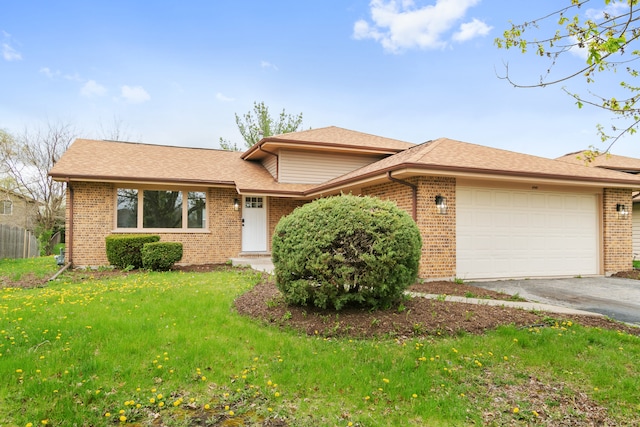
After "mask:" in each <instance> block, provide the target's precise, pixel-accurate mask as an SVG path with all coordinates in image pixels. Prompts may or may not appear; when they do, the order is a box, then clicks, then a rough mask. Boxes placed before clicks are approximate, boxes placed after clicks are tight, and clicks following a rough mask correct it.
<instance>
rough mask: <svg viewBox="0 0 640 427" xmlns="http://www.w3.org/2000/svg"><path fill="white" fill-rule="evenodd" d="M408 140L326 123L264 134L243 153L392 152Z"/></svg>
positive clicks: (255, 155)
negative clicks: (295, 150)
mask: <svg viewBox="0 0 640 427" xmlns="http://www.w3.org/2000/svg"><path fill="white" fill-rule="evenodd" d="M414 145H415V144H412V143H410V142H405V141H400V140H397V139H391V138H384V137H381V136H377V135H371V134H368V133H363V132H357V131H353V130H349V129H343V128H339V127H336V126H329V127H324V128H320V129H310V130H305V131H300V132H291V133H284V134H281V135H275V136H270V137H266V138H263V139H262V140H260V141H259V142H258V143H257V144H255V145H254V146H253V147H251V148H250V149H249V150H247V151H246V152H245V153H244V154H243V155H242V158H243V159H256V158H260V157H262V156H263V155H264V154H263V153H262V152H261V149H267V150H270V151H272V150H274V149H277V148H281V147H297V148H301V149H305V150H315V151H317V150H322V151H341V152H352V153H354V154H357V153H359V152H361V153H363V154H371V153H383V154H394V153H397V152H400V151H402V150H406V149H407V148H410V147H412V146H414Z"/></svg>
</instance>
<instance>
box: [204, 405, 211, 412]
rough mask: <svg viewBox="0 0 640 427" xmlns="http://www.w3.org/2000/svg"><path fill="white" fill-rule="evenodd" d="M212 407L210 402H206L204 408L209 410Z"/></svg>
mask: <svg viewBox="0 0 640 427" xmlns="http://www.w3.org/2000/svg"><path fill="white" fill-rule="evenodd" d="M210 408H211V406H209V404H208V403H205V404H204V409H206V410H207V411H208V410H209V409H210Z"/></svg>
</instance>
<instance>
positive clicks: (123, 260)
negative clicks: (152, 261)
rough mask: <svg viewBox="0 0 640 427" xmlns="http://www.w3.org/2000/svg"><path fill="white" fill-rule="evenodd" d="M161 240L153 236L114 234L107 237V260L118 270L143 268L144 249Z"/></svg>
mask: <svg viewBox="0 0 640 427" xmlns="http://www.w3.org/2000/svg"><path fill="white" fill-rule="evenodd" d="M158 240H160V236H157V235H153V234H114V235H111V236H107V237H106V245H107V259H108V260H109V263H110V264H111V265H113V266H115V267H118V268H123V269H124V268H140V267H142V253H141V252H142V247H143V246H144V244H145V243H153V242H157V241H158Z"/></svg>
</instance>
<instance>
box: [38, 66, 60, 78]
mask: <svg viewBox="0 0 640 427" xmlns="http://www.w3.org/2000/svg"><path fill="white" fill-rule="evenodd" d="M40 73H42V74H44V75H45V76H47V77H49V78H50V79H52V78H54V77H55V76H57V75H58V74H60V72H59V71H56V72H55V73H54V72H53V71H51V68H49V67H42V68H40Z"/></svg>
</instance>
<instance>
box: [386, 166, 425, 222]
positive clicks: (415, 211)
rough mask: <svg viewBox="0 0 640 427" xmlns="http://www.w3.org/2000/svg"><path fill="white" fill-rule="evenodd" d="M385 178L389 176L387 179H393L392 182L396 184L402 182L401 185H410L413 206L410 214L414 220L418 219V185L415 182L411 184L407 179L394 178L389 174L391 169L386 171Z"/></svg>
mask: <svg viewBox="0 0 640 427" xmlns="http://www.w3.org/2000/svg"><path fill="white" fill-rule="evenodd" d="M387 178H389V181H393V182H397V183H398V184H402V185H406V186H407V187H411V190H412V202H413V203H412V204H413V206H412V207H411V216H412V217H413V220H414V221H416V222H417V221H418V186H417V185H415V184H412V183H410V182H407V181H403V180H401V179H398V178H394V177H392V176H391V171H389V172H387Z"/></svg>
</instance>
